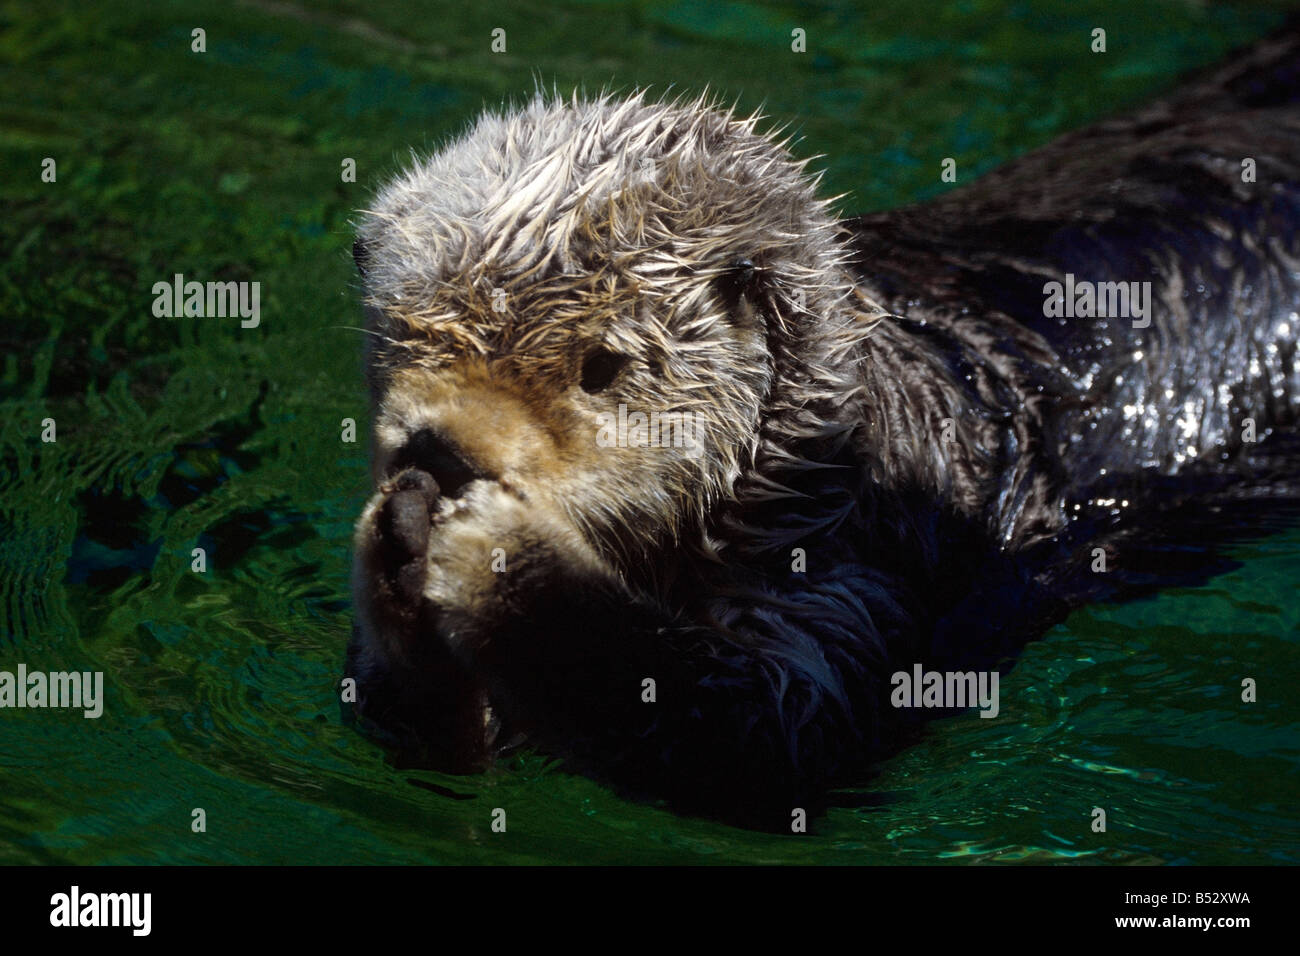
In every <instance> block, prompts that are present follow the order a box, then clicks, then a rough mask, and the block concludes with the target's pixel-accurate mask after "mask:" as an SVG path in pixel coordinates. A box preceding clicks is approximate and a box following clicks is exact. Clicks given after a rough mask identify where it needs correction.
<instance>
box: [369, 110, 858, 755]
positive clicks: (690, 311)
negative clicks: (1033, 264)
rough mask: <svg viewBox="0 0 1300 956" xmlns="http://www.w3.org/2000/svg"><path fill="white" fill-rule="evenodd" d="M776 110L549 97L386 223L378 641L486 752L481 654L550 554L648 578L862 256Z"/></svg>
mask: <svg viewBox="0 0 1300 956" xmlns="http://www.w3.org/2000/svg"><path fill="white" fill-rule="evenodd" d="M753 125H754V120H752V119H750V120H737V119H735V118H733V117H732V116H730V115H729V114H725V113H720V112H712V111H702V110H701V109H699V108H698V104H697V105H696V106H694V107H674V106H652V105H645V104H643V103H642V102H640V100H639V99H638V100H631V101H613V100H609V99H604V100H601V101H598V102H596V103H592V104H578V103H573V104H563V103H547V102H545V101H543V100H542V99H540V98H539V99H537V100H534V101H533V102H532V103H531V104H530V105H529V106H528V107H527V108H525V109H524V110H523V111H521V112H519V113H515V114H513V115H510V116H507V117H504V118H498V117H492V116H489V117H486V118H484V119H483V120H481V121H480V123H479V124H478V126H477V128H475V129H474V130H473V131H472V132H471V133H470V134H469V136H468V137H467V138H465V139H464V140H462V141H460V142H458V143H455V144H453V145H452V146H450V147H448V148H447V149H445V150H444V151H442V152H441V153H439V154H438V155H436V156H434V157H433V158H432V159H430V160H429V161H428V162H427V163H424V164H422V165H419V166H417V167H416V168H415V169H413V170H411V171H410V172H408V173H406V174H405V175H404V176H402V177H400V178H399V179H398V180H397V181H395V182H394V183H392V184H390V185H389V186H388V187H387V188H386V189H385V190H384V191H383V192H382V193H381V195H380V196H379V199H378V202H377V204H376V206H375V208H374V209H372V210H371V211H370V212H369V213H368V215H367V216H366V218H365V219H364V220H363V222H362V223H361V228H360V231H359V233H360V234H359V238H358V242H357V246H356V247H355V249H354V252H355V254H356V258H357V262H358V266H359V268H360V270H361V273H362V276H363V280H364V283H365V286H366V291H367V305H368V319H369V331H370V332H371V333H372V334H371V338H370V350H369V356H368V375H369V380H370V385H371V391H372V396H373V399H374V402H375V409H376V415H375V422H374V430H373V440H374V445H373V476H374V480H375V483H376V487H377V490H376V493H375V495H374V496H373V498H372V499H371V501H370V502H369V504H368V505H367V506H366V509H365V511H364V512H363V514H362V516H361V519H360V521H359V523H358V527H357V538H356V550H357V563H356V580H355V589H356V596H357V606H358V612H359V621H358V625H359V628H360V631H361V636H362V645H363V647H364V648H365V652H366V654H367V655H368V658H369V659H371V660H372V661H383V662H386V663H388V664H390V665H393V666H409V667H410V668H413V669H419V670H421V671H422V672H426V673H427V672H430V671H439V670H441V671H443V672H444V676H445V673H446V672H448V669H450V671H455V673H456V674H457V675H459V676H456V677H454V679H453V678H446V679H445V680H444V683H448V682H450V683H451V684H454V685H455V686H456V688H458V689H457V690H456V692H455V693H454V694H452V696H453V697H456V698H457V699H458V700H459V701H460V703H459V704H457V705H456V706H458V707H462V708H463V709H464V711H465V713H464V714H462V715H461V719H460V722H459V723H460V724H461V725H463V724H465V723H468V724H470V725H473V726H474V728H475V730H474V733H473V734H472V735H471V736H476V735H477V734H478V733H479V731H480V730H482V732H483V739H482V740H477V742H476V743H475V742H472V745H469V750H471V751H473V750H475V749H476V747H477V749H478V750H482V749H483V748H484V747H489V748H490V745H491V740H490V738H492V737H493V736H494V735H495V730H494V729H493V721H494V718H493V716H492V715H491V713H490V711H491V709H492V708H491V705H490V701H491V700H492V698H493V696H494V694H496V693H497V692H498V691H497V690H494V689H493V688H492V687H491V686H490V685H491V678H490V675H483V674H481V673H480V671H481V657H482V652H483V650H484V648H485V646H486V645H487V644H489V643H490V641H491V632H492V626H491V623H490V622H493V621H499V620H501V619H502V617H503V616H508V615H509V613H510V607H511V595H512V594H514V595H516V596H517V594H518V589H519V588H521V587H528V586H529V584H528V582H530V581H534V582H542V581H544V580H545V575H544V573H543V572H542V570H541V565H542V564H543V563H544V562H551V561H563V562H568V563H571V564H572V565H574V566H577V567H581V568H584V569H585V570H586V571H588V572H590V573H593V574H601V575H605V576H607V577H610V578H614V579H618V580H620V581H623V582H625V583H629V584H631V585H632V586H633V587H643V586H646V584H647V583H648V582H651V581H653V580H654V578H655V569H654V568H653V567H648V566H647V562H649V561H650V560H651V557H652V556H658V558H657V560H663V555H665V554H672V553H673V550H674V549H675V547H676V545H678V544H679V543H681V542H682V541H683V540H688V539H696V538H699V537H700V536H702V535H703V534H704V533H705V531H706V529H707V524H708V519H709V516H710V514H711V512H712V511H713V509H715V508H716V507H717V505H718V503H719V502H720V501H723V500H725V499H727V498H728V497H729V496H730V495H731V494H732V492H733V488H734V486H735V483H736V480H737V478H738V477H739V476H740V475H741V474H742V473H743V472H744V470H745V469H746V468H747V467H750V466H751V465H752V463H753V461H754V458H755V455H756V453H757V451H758V447H759V442H760V436H761V433H762V423H763V417H764V414H765V409H766V408H767V406H768V404H769V403H770V402H771V401H772V399H773V385H774V381H775V380H776V377H777V375H778V366H779V364H780V354H779V353H780V350H781V349H783V348H790V347H792V343H793V341H794V340H795V338H796V337H797V336H798V335H799V334H802V333H801V332H800V329H801V328H802V327H803V326H804V325H805V323H803V322H802V321H801V319H802V316H803V315H804V314H807V313H810V312H812V311H813V308H812V307H811V305H812V304H811V303H810V302H809V301H808V300H809V298H810V297H812V298H816V297H817V296H824V295H825V294H826V292H825V287H826V280H825V277H826V275H828V274H829V272H830V271H831V270H833V269H834V268H838V266H839V259H838V258H837V256H836V252H835V250H836V249H837V246H836V245H835V243H833V242H830V241H829V234H830V231H831V229H832V228H833V227H832V225H831V221H830V220H829V219H828V218H827V217H826V215H825V213H824V204H823V203H820V202H818V201H817V200H815V198H814V197H813V183H812V182H811V181H809V179H808V178H807V177H805V176H803V175H802V168H801V166H800V164H797V163H795V162H793V161H792V160H790V158H789V157H788V155H787V154H786V153H785V151H784V150H783V149H782V148H781V147H780V146H777V145H776V144H774V143H772V142H771V141H770V140H768V139H767V138H764V137H762V136H759V135H757V134H756V133H754V131H753ZM828 247H829V250H830V251H829V252H828V251H827V250H828ZM538 586H541V585H540V584H539V585H538ZM483 741H487V743H484V742H483ZM480 744H481V745H482V746H479V745H480ZM462 762H463V761H462ZM470 762H471V763H472V762H473V761H470Z"/></svg>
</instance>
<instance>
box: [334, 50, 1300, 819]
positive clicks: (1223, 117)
mask: <svg viewBox="0 0 1300 956" xmlns="http://www.w3.org/2000/svg"><path fill="white" fill-rule="evenodd" d="M1298 51H1300V43H1297V38H1296V34H1295V33H1294V32H1293V31H1292V32H1288V33H1283V34H1281V35H1279V36H1278V37H1275V38H1273V39H1270V40H1268V41H1265V42H1263V43H1261V44H1259V45H1258V46H1257V47H1255V48H1254V49H1252V50H1251V51H1248V52H1246V53H1243V54H1242V55H1240V56H1239V57H1237V58H1235V59H1234V60H1233V61H1232V63H1231V64H1230V65H1229V66H1228V67H1225V68H1223V69H1220V70H1218V71H1215V72H1213V73H1210V74H1207V75H1206V76H1204V77H1203V78H1201V79H1200V80H1199V81H1197V82H1195V83H1193V84H1191V85H1189V86H1187V87H1186V88H1184V89H1183V90H1182V91H1180V92H1178V93H1176V94H1174V95H1173V96H1171V97H1169V98H1167V99H1166V100H1163V101H1161V102H1158V103H1156V104H1154V105H1152V106H1150V107H1148V108H1146V109H1144V110H1142V111H1140V112H1139V113H1136V114H1134V115H1132V116H1129V117H1126V118H1121V119H1117V120H1112V121H1108V122H1105V123H1102V124H1099V125H1097V126H1094V127H1091V128H1089V129H1086V130H1083V131H1081V132H1077V133H1074V134H1070V135H1069V136H1066V137H1064V138H1063V139H1061V140H1058V141H1057V142H1056V143H1054V144H1052V145H1050V146H1048V147H1046V148H1044V149H1042V150H1039V151H1037V152H1035V153H1031V154H1029V155H1027V156H1025V157H1023V158H1022V159H1020V160H1018V161H1016V162H1014V163H1012V164H1010V165H1008V166H1006V167H1004V168H1003V169H1000V170H998V171H996V172H994V173H992V174H990V175H989V176H986V177H984V178H983V179H981V180H979V181H977V182H976V183H974V184H973V185H971V186H969V187H966V188H963V189H958V190H955V191H953V192H952V193H950V194H947V195H945V196H944V197H942V198H940V199H939V200H937V201H935V202H932V203H930V204H927V205H922V206H918V207H915V208H910V209H901V210H897V211H894V212H890V213H885V214H876V215H870V216H865V217H862V218H859V219H856V220H849V221H844V222H839V221H836V220H835V219H834V218H833V217H832V216H831V215H830V212H829V208H828V205H827V203H826V202H824V201H822V200H819V199H817V198H816V196H815V187H816V180H815V178H814V177H810V176H808V175H807V174H806V172H805V170H804V167H803V164H802V163H799V162H797V161H795V160H793V159H791V157H790V156H789V154H788V153H787V152H786V150H785V147H784V144H781V143H777V142H775V141H774V140H773V138H772V137H770V136H765V135H762V134H760V133H758V132H757V131H756V129H755V121H754V119H752V118H751V119H738V118H735V117H734V116H732V115H731V114H729V113H726V112H721V111H717V110H714V109H711V108H709V107H707V106H706V105H705V104H704V103H702V102H697V103H692V104H686V105H682V104H651V103H646V102H645V101H644V100H643V99H641V98H633V99H627V100H620V99H615V98H610V97H604V98H601V99H599V100H597V101H595V102H580V101H578V100H576V99H575V100H573V101H571V102H567V103H566V102H563V101H550V100H547V99H545V98H542V97H538V98H537V99H535V100H534V101H533V102H531V103H530V104H529V105H528V106H526V107H525V108H523V109H522V110H519V111H517V112H513V113H509V114H507V115H504V116H487V117H484V118H483V119H482V120H480V122H479V123H478V125H477V126H476V127H475V128H474V129H473V130H472V131H471V132H470V133H469V134H468V135H467V136H466V137H464V138H463V139H461V140H459V141H458V142H456V143H453V144H451V145H450V146H448V147H447V148H446V149H444V150H442V151H441V152H439V153H438V154H437V155H435V156H434V157H432V158H431V159H429V160H428V161H426V162H423V163H420V164H418V165H416V166H415V167H414V168H413V169H411V170H410V171H408V172H407V173H405V174H403V175H402V176H400V177H398V178H397V179H396V180H395V181H394V182H393V183H391V184H390V185H389V186H388V187H386V189H385V190H384V191H383V192H382V193H381V194H380V196H379V197H378V199H377V202H376V203H375V205H374V207H373V208H372V210H371V211H370V212H369V213H368V214H367V216H366V217H365V218H364V220H363V221H362V223H361V224H360V229H359V235H358V241H357V244H356V247H355V249H354V251H355V254H356V257H357V262H358V266H359V268H360V270H361V273H362V276H363V281H364V283H365V287H366V293H367V308H368V316H369V327H370V330H371V332H372V333H373V335H372V336H371V337H370V342H371V345H370V352H369V361H368V368H369V375H370V383H371V388H372V394H373V397H374V401H375V408H376V420H375V430H374V477H375V481H376V486H377V491H376V494H375V496H374V497H373V498H372V499H371V501H370V503H369V504H368V505H367V507H366V510H365V512H364V513H363V515H362V517H361V519H360V521H359V523H358V528H357V538H356V550H357V561H356V571H355V590H356V599H357V608H358V622H357V628H356V631H355V635H354V640H353V643H352V646H351V647H350V649H349V655H348V669H349V673H350V674H352V675H353V676H355V677H356V678H357V679H358V686H359V691H360V696H359V701H358V703H359V709H360V711H361V713H362V714H363V715H364V717H365V718H366V719H367V720H368V721H369V722H370V724H371V725H372V726H373V727H375V728H377V729H379V730H381V731H382V732H383V733H386V734H388V735H389V736H390V739H392V740H393V742H394V743H395V744H397V745H398V746H400V747H401V748H402V749H403V750H404V751H406V752H407V754H408V756H411V757H412V758H413V759H419V760H422V761H427V762H430V763H432V764H434V765H436V766H440V767H443V768H447V769H453V770H474V769H480V768H482V767H484V766H486V765H487V764H488V763H490V761H491V760H492V758H493V757H494V755H496V754H498V753H500V752H501V751H503V750H505V749H508V748H510V747H513V746H517V745H518V744H520V743H522V742H525V741H527V742H528V743H530V744H531V745H533V746H536V747H539V748H541V749H544V750H548V751H553V752H556V753H561V754H564V755H566V756H567V757H568V758H569V759H570V760H571V761H572V762H573V764H574V765H575V766H577V767H579V768H580V769H585V770H588V771H590V772H593V773H596V774H599V775H601V776H604V777H607V778H609V779H611V780H614V781H616V782H619V783H621V784H624V785H627V786H629V787H631V788H633V789H635V790H637V791H640V792H646V793H651V794H656V795H662V796H666V797H668V798H669V799H670V800H671V801H672V802H673V803H674V805H676V806H679V807H681V808H683V809H687V810H696V811H704V812H709V813H713V814H717V815H721V816H725V817H728V818H731V819H734V820H737V821H741V822H756V823H776V822H779V821H781V820H784V821H786V822H788V820H789V812H790V809H791V808H793V807H795V806H803V807H809V806H815V805H816V804H817V802H818V800H819V799H820V797H821V795H822V794H823V793H824V792H825V790H826V788H828V787H830V786H833V785H835V784H836V783H838V782H846V781H849V780H852V779H853V778H854V775H855V774H856V773H858V772H860V771H861V770H862V769H864V768H866V767H867V766H869V764H870V762H871V761H873V760H875V759H878V758H879V757H880V756H882V755H883V754H885V753H887V752H888V751H889V750H890V749H891V748H893V747H895V746H897V744H898V742H899V740H900V739H901V737H902V736H903V734H904V733H905V731H906V729H907V727H908V725H909V724H910V723H911V722H912V720H913V719H914V712H911V711H907V710H900V709H898V708H895V707H893V706H891V704H890V691H891V680H890V679H891V675H892V674H894V673H895V672H898V671H906V672H909V673H910V672H912V670H913V667H914V666H915V665H917V664H920V665H922V666H923V667H924V668H926V669H928V670H948V671H951V670H966V669H969V668H992V667H996V666H1000V662H1003V661H1004V660H1005V658H1006V656H1007V655H1009V654H1011V653H1013V652H1014V651H1015V649H1016V648H1017V647H1019V646H1020V645H1021V644H1022V643H1023V642H1024V641H1025V640H1027V639H1029V638H1032V637H1033V636H1035V635H1037V634H1039V633H1041V632H1042V630H1043V629H1044V628H1045V627H1046V626H1047V625H1048V624H1050V623H1051V622H1052V621H1054V620H1057V619H1059V617H1060V616H1061V615H1062V614H1063V613H1064V612H1065V611H1066V610H1068V608H1069V607H1071V606H1073V605H1074V604H1077V603H1078V602H1079V601H1082V600H1086V599H1088V598H1090V597H1095V596H1097V595H1099V594H1104V593H1112V591H1113V589H1114V587H1116V585H1113V584H1111V583H1110V582H1111V581H1113V580H1116V578H1114V577H1111V578H1108V577H1107V575H1105V574H1095V573H1092V571H1091V570H1090V569H1091V568H1092V567H1093V566H1094V563H1095V556H1096V554H1097V553H1098V552H1097V550H1096V549H1097V548H1098V547H1101V548H1104V549H1105V550H1106V552H1107V553H1108V556H1109V557H1110V558H1111V559H1112V560H1113V561H1114V562H1116V563H1117V564H1119V565H1120V566H1123V563H1124V556H1125V554H1126V553H1128V552H1126V551H1125V549H1124V548H1125V541H1126V540H1131V539H1133V538H1135V537H1142V536H1143V535H1146V537H1147V540H1148V541H1149V540H1150V539H1151V538H1152V537H1158V535H1157V534H1156V533H1155V532H1153V531H1151V529H1152V528H1153V527H1155V526H1156V525H1158V523H1159V516H1160V515H1168V514H1171V513H1173V512H1174V511H1175V509H1177V508H1178V507H1179V506H1181V505H1184V504H1186V503H1187V502H1189V501H1190V502H1197V503H1201V504H1205V503H1209V502H1216V501H1223V500H1229V499H1231V498H1232V497H1234V496H1240V495H1242V494H1243V493H1273V494H1279V495H1285V494H1291V493H1293V492H1294V490H1295V488H1294V481H1293V480H1292V479H1293V478H1294V467H1293V466H1294V461H1293V460H1292V459H1291V458H1289V457H1288V454H1289V453H1288V452H1287V451H1286V448H1287V447H1288V446H1287V445H1286V444H1285V443H1284V442H1281V436H1280V435H1278V434H1275V433H1279V432H1281V433H1285V432H1286V431H1287V429H1288V428H1289V426H1290V425H1291V424H1292V423H1293V422H1294V420H1295V417H1296V414H1297V410H1298V406H1300V369H1297V366H1296V363H1295V347H1296V341H1297V337H1298V336H1300V316H1297V311H1298V310H1300V239H1298V238H1297V226H1298V225H1300V185H1298V184H1300V92H1298V91H1297V87H1298V86H1300V81H1298V75H1300V52H1298ZM1243 160H1250V161H1251V167H1252V169H1253V176H1250V175H1247V176H1245V177H1244V178H1243V171H1244V170H1245V169H1246V166H1245V165H1243ZM1121 284H1122V285H1121ZM1121 289H1122V290H1123V293H1121ZM1122 295H1127V296H1128V298H1127V304H1126V303H1125V301H1123V299H1122ZM1098 313H1101V314H1098ZM1116 313H1121V314H1116ZM638 415H640V416H643V417H640V418H638V417H636V416H638ZM665 423H666V424H665ZM1256 439H1258V441H1256ZM1265 439H1267V440H1265ZM1250 489H1253V490H1254V491H1253V492H1252V491H1249V490H1250ZM1261 489H1262V492H1261ZM1120 578H1122V576H1120ZM1108 589H1110V590H1108Z"/></svg>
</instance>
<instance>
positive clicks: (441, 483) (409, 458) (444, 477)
mask: <svg viewBox="0 0 1300 956" xmlns="http://www.w3.org/2000/svg"><path fill="white" fill-rule="evenodd" d="M408 468H416V469H419V470H420V471H423V472H426V473H427V474H429V475H431V476H432V477H433V479H434V481H436V482H437V486H438V489H439V491H441V493H442V494H443V495H444V496H445V497H448V498H455V497H457V496H458V495H459V494H460V492H461V490H462V489H463V488H464V487H465V486H466V485H468V484H469V483H470V482H471V481H474V480H475V479H476V478H486V477H488V475H487V473H486V472H485V471H484V470H483V469H482V468H479V467H476V466H475V465H474V464H473V463H472V462H471V461H470V460H469V459H468V458H466V457H465V455H464V454H462V453H461V451H460V449H459V448H457V447H456V445H455V444H453V443H452V442H451V441H449V440H448V439H447V438H446V437H445V436H443V435H442V434H440V433H438V432H436V431H434V430H433V429H431V428H421V429H420V430H419V431H417V432H415V433H414V434H412V435H411V437H410V438H409V439H407V441H406V444H404V445H403V446H402V448H401V450H399V451H398V453H397V454H396V455H395V456H394V458H393V462H392V465H391V466H390V468H389V473H390V474H396V473H398V472H401V471H404V470H406V469H408Z"/></svg>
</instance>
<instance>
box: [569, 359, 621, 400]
mask: <svg viewBox="0 0 1300 956" xmlns="http://www.w3.org/2000/svg"><path fill="white" fill-rule="evenodd" d="M626 364H627V356H626V355H619V354H618V353H617V352H611V351H610V350H609V349H606V348H599V349H596V351H594V352H592V353H591V354H590V355H588V356H587V357H586V358H585V359H584V360H583V362H582V378H581V379H580V380H579V382H578V384H579V385H580V386H581V387H582V390H583V391H584V392H586V393H587V394H588V395H594V394H596V393H597V392H603V391H604V390H605V389H606V388H608V387H609V383H610V382H612V381H614V379H615V378H617V377H618V373H619V372H621V371H622V370H623V366H624V365H626Z"/></svg>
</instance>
